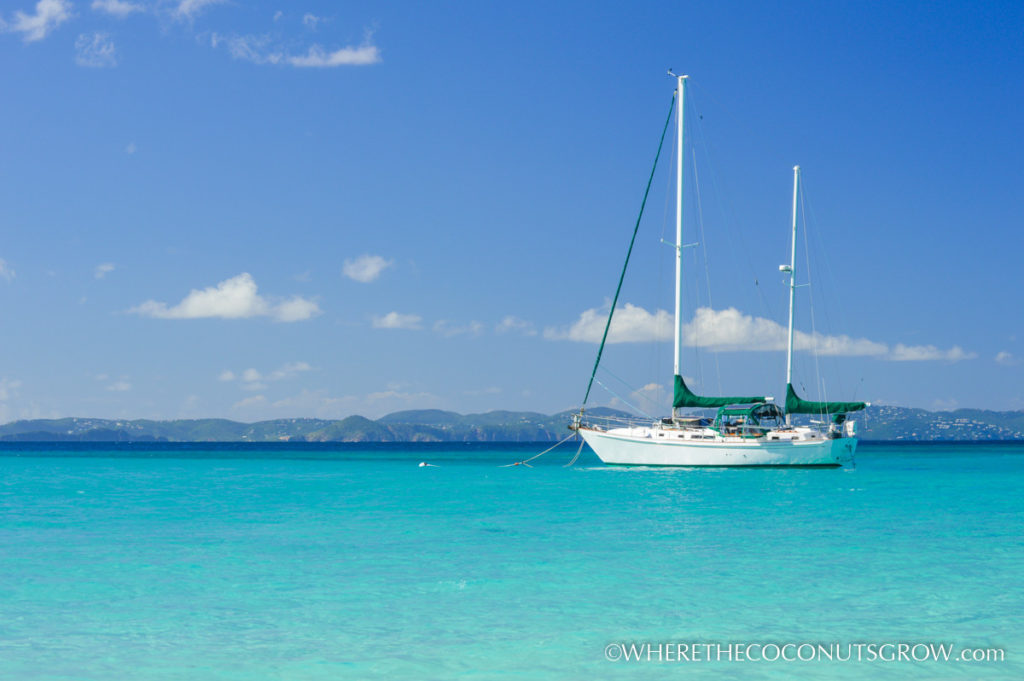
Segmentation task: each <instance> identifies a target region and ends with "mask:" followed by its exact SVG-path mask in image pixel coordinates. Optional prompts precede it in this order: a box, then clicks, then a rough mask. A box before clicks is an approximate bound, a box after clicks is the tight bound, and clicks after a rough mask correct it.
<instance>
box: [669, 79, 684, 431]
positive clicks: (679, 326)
mask: <svg viewBox="0 0 1024 681" xmlns="http://www.w3.org/2000/svg"><path fill="white" fill-rule="evenodd" d="M686 78H687V77H686V76H676V80H677V81H678V90H677V91H676V104H677V108H676V314H675V327H676V328H675V362H674V365H673V370H674V372H675V373H674V374H673V376H682V375H683V374H682V373H681V368H682V367H681V366H680V365H681V361H680V359H681V356H682V350H683V114H684V112H685V111H686V106H685V103H686ZM673 380H675V379H674V378H673ZM675 415H676V408H675V406H674V405H673V407H672V416H673V417H675Z"/></svg>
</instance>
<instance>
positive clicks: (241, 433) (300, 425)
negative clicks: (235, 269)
mask: <svg viewBox="0 0 1024 681" xmlns="http://www.w3.org/2000/svg"><path fill="white" fill-rule="evenodd" d="M573 413H575V411H573V410H568V411H563V412H558V413H556V414H550V415H548V414H541V413H539V412H532V411H521V412H517V411H506V410H494V411H489V412H484V413H476V414H459V413H457V412H452V411H444V410H440V409H417V410H405V411H398V412H393V413H391V414H387V415H385V416H382V417H381V418H379V419H369V418H366V417H364V416H359V415H352V416H348V417H346V418H343V419H318V418H290V419H271V420H267V421H256V422H254V423H243V422H240V421H232V420H230V419H219V418H211V419H171V420H166V421H158V420H151V419H131V420H129V419H97V418H82V417H67V418H61V419H31V420H21V421H12V422H10V423H6V424H4V425H2V426H0V442H65V441H71V442H74V441H80V442H81V441H86V442H540V441H557V440H560V439H562V438H563V437H565V435H566V434H567V433H568V430H567V426H568V424H569V420H570V418H571V415H572V414H573ZM587 413H589V414H591V415H594V416H632V415H631V414H629V413H628V412H625V411H620V410H617V409H611V408H608V407H595V408H593V409H589V410H587ZM857 420H858V422H859V423H858V426H859V431H860V432H859V435H860V437H861V438H862V439H864V440H906V441H925V442H927V441H942V440H967V441H996V440H1024V411H991V410H985V409H968V408H965V409H957V410H954V411H944V412H932V411H927V410H925V409H916V408H910V407H893V406H885V405H882V406H873V407H869V408H868V409H867V410H866V411H865V412H861V413H860V414H858V416H857Z"/></svg>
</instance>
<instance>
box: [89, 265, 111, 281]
mask: <svg viewBox="0 0 1024 681" xmlns="http://www.w3.org/2000/svg"><path fill="white" fill-rule="evenodd" d="M113 271H114V263H112V262H105V263H102V264H100V265H96V271H95V272H94V273H93V276H94V277H96V278H97V279H102V278H103V277H105V276H107V275H108V274H110V273H111V272H113Z"/></svg>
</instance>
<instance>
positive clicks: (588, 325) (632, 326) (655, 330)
mask: <svg viewBox="0 0 1024 681" xmlns="http://www.w3.org/2000/svg"><path fill="white" fill-rule="evenodd" d="M607 320H608V311H607V310H603V311H602V310H599V309H598V308H591V309H589V310H585V311H584V312H583V313H582V314H581V315H580V318H579V319H578V320H576V323H575V324H573V325H572V326H571V327H569V328H568V329H556V328H547V329H544V337H545V338H547V339H548V340H571V341H579V342H583V343H600V342H601V336H602V334H603V333H604V327H605V323H606V322H607ZM671 338H672V317H671V315H669V313H668V312H665V311H664V310H658V311H657V312H655V313H654V314H651V313H650V312H648V311H647V310H645V309H643V308H642V307H638V306H636V305H633V304H632V303H626V304H625V305H624V306H623V307H621V308H619V309H618V310H617V311H616V312H615V317H614V318H613V319H612V326H611V329H610V331H609V333H608V342H609V343H639V342H644V341H656V340H668V339H671Z"/></svg>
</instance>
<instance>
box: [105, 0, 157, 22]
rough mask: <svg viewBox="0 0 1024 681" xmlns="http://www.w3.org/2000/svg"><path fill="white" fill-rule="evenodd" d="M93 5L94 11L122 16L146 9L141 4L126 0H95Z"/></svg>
mask: <svg viewBox="0 0 1024 681" xmlns="http://www.w3.org/2000/svg"><path fill="white" fill-rule="evenodd" d="M91 7H92V9H93V11H94V12H106V13H107V14H113V15H114V16H116V17H122V18H123V17H126V16H128V15H129V14H132V13H134V12H144V11H146V8H145V7H143V6H142V5H140V4H138V3H134V2H124V0H93V2H92V5H91Z"/></svg>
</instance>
